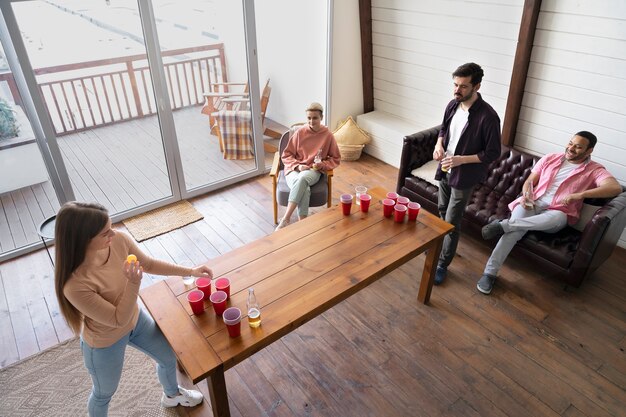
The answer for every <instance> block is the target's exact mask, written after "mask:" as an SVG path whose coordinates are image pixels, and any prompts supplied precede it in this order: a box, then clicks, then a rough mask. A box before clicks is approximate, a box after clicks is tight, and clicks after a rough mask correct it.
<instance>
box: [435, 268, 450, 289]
mask: <svg viewBox="0 0 626 417" xmlns="http://www.w3.org/2000/svg"><path fill="white" fill-rule="evenodd" d="M447 273H448V268H446V267H445V266H438V267H437V270H436V271H435V285H440V284H441V283H442V282H443V281H444V280H445V279H446V275H447Z"/></svg>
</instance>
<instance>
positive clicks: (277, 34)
mask: <svg viewBox="0 0 626 417" xmlns="http://www.w3.org/2000/svg"><path fill="white" fill-rule="evenodd" d="M255 9H256V26H257V45H258V56H259V78H260V80H261V84H262V85H263V84H264V83H265V80H266V79H267V78H270V86H271V87H272V95H271V96H270V101H269V105H268V110H267V117H269V118H271V119H272V120H275V121H277V122H279V123H281V124H283V125H285V126H290V125H291V124H293V123H296V122H302V121H304V119H305V109H306V107H307V105H308V104H309V103H311V102H312V101H317V102H320V103H322V104H323V105H324V104H325V103H326V80H327V76H326V50H327V47H326V45H327V39H328V36H327V32H328V30H327V13H328V8H327V1H326V0H314V1H310V0H263V1H256V2H255Z"/></svg>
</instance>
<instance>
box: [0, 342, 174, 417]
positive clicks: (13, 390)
mask: <svg viewBox="0 0 626 417" xmlns="http://www.w3.org/2000/svg"><path fill="white" fill-rule="evenodd" d="M90 391H91V378H90V377H89V373H88V372H87V370H86V369H85V367H84V365H83V357H82V355H81V352H80V342H79V340H78V339H72V340H70V341H68V342H65V343H63V344H61V345H58V346H55V347H53V348H51V349H48V350H45V351H43V352H41V353H38V354H37V355H35V356H32V357H30V358H27V359H25V360H23V361H21V362H18V363H16V364H14V365H11V366H9V367H7V368H5V369H2V370H0V392H2V395H0V416H3V417H4V416H7V417H8V416H11V417H23V416H24V417H25V416H33V417H34V416H37V417H52V416H54V417H65V416H67V417H76V416H86V415H87V398H88V397H89V392H90ZM162 392H163V391H162V388H161V384H159V381H158V379H157V376H156V371H155V364H154V362H153V361H152V360H151V359H150V358H148V357H147V356H146V355H145V354H143V353H141V352H139V351H138V350H136V349H134V348H132V347H128V348H127V349H126V358H125V361H124V368H123V371H122V379H121V381H120V385H119V388H118V390H117V392H116V393H115V395H114V396H113V400H112V401H111V404H110V406H109V416H110V417H113V416H115V417H122V416H124V417H131V416H133V417H138V416H149V417H157V416H158V417H161V416H163V417H166V416H167V417H175V416H178V413H177V411H176V409H175V408H163V407H161V403H160V401H161V393H162Z"/></svg>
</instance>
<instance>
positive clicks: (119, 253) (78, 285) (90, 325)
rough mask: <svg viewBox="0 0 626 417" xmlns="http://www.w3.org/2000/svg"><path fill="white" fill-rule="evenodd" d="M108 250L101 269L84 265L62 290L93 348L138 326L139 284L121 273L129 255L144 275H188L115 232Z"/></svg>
mask: <svg viewBox="0 0 626 417" xmlns="http://www.w3.org/2000/svg"><path fill="white" fill-rule="evenodd" d="M110 248H111V253H110V255H109V258H108V260H107V261H106V263H105V264H104V265H102V266H97V265H88V264H86V263H83V264H82V265H81V266H79V267H78V268H77V269H76V271H74V273H73V274H72V276H71V277H70V279H69V280H68V282H67V283H66V284H65V287H64V288H63V294H65V297H66V298H67V299H68V300H69V302H70V303H72V305H74V307H76V308H77V309H78V311H80V312H81V313H82V314H83V316H84V319H83V330H82V338H83V340H84V341H85V342H86V343H87V344H88V345H89V346H91V347H93V348H103V347H108V346H111V345H112V344H113V343H115V342H117V341H118V340H120V339H121V338H122V336H124V335H125V334H127V333H128V332H130V331H131V330H132V329H133V328H134V327H135V324H137V319H138V317H139V307H138V305H137V296H138V294H139V287H140V284H139V283H133V282H131V281H129V280H128V279H127V278H126V275H124V271H123V268H124V263H125V262H126V257H127V256H128V255H129V254H131V253H133V254H135V255H136V256H137V259H138V261H139V262H141V265H142V266H143V269H144V272H148V273H152V274H156V275H166V274H176V273H178V274H181V275H182V274H184V273H188V271H189V269H188V268H185V267H180V266H177V265H173V264H170V263H167V262H162V261H158V260H156V259H153V258H151V257H149V256H148V255H146V254H144V253H143V252H142V251H141V250H140V249H139V247H138V246H137V244H136V243H135V241H134V240H133V238H131V237H130V236H129V235H127V234H126V233H123V232H118V231H116V232H115V236H113V240H112V242H111V246H110Z"/></svg>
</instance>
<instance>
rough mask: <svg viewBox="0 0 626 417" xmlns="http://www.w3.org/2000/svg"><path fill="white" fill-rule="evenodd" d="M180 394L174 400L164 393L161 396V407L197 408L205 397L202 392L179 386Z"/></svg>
mask: <svg viewBox="0 0 626 417" xmlns="http://www.w3.org/2000/svg"><path fill="white" fill-rule="evenodd" d="M178 392H179V394H178V395H177V396H175V397H173V398H170V397H168V396H167V395H165V393H163V395H162V396H161V405H162V406H163V407H176V406H177V405H182V406H183V407H195V406H196V405H198V404H200V403H201V402H202V400H203V399H204V397H203V396H202V393H201V392H200V391H196V390H192V389H185V388H183V387H181V386H180V385H179V386H178Z"/></svg>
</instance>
